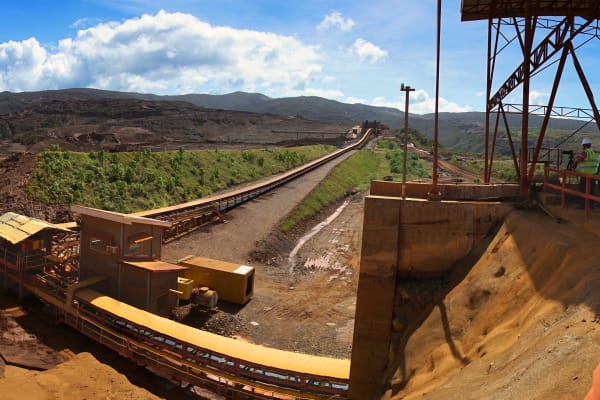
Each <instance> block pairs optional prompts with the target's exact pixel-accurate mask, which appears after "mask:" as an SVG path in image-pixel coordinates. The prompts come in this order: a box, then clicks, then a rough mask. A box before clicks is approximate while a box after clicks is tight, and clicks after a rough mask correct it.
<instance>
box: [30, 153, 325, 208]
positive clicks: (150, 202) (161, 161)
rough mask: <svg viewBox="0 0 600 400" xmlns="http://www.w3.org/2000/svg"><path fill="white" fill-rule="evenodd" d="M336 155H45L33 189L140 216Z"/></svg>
mask: <svg viewBox="0 0 600 400" xmlns="http://www.w3.org/2000/svg"><path fill="white" fill-rule="evenodd" d="M332 150H333V147H332V146H326V145H314V146H304V147H292V148H285V149H282V148H265V149H252V150H243V151H242V150H219V149H215V150H193V151H192V150H183V149H179V150H178V151H166V152H151V151H148V150H145V151H141V152H123V153H106V152H104V151H94V152H91V153H78V152H71V151H61V150H60V149H59V148H56V147H55V148H53V149H52V150H48V151H45V152H43V153H40V154H39V156H38V159H37V165H36V169H35V171H34V173H33V175H32V179H31V182H30V185H29V188H28V191H29V192H28V195H29V197H30V198H32V199H34V200H38V201H41V202H45V203H48V204H64V205H68V204H74V203H76V204H80V205H84V206H88V207H94V208H100V209H105V210H111V211H118V212H125V213H128V212H135V211H141V210H147V209H152V208H158V207H164V206H167V205H172V204H178V203H182V202H186V201H190V200H193V199H196V198H200V197H204V196H207V195H210V194H211V193H213V192H215V191H218V190H222V189H226V188H228V187H230V186H232V185H236V184H240V183H244V182H249V181H252V180H256V179H259V178H262V177H265V176H269V175H272V174H276V173H279V172H283V171H285V170H287V169H290V168H293V167H295V166H298V165H300V164H303V163H305V162H307V161H309V160H312V159H315V158H317V157H319V156H322V155H324V154H326V153H329V152H331V151H332Z"/></svg>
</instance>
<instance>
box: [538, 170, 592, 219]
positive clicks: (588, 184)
mask: <svg viewBox="0 0 600 400" xmlns="http://www.w3.org/2000/svg"><path fill="white" fill-rule="evenodd" d="M551 172H554V173H557V174H558V175H559V177H560V183H561V184H560V185H556V184H554V183H550V181H549V179H548V176H549V174H550V173H551ZM567 177H579V178H585V193H584V192H580V191H579V190H573V189H570V188H568V187H567ZM592 181H600V175H596V174H586V173H582V172H577V171H571V170H568V169H559V168H551V167H548V166H546V167H545V168H544V189H546V188H548V189H555V190H558V191H559V192H560V193H561V200H560V205H561V207H563V208H565V206H566V202H567V194H569V195H571V196H575V197H581V198H583V199H584V204H585V205H584V209H585V216H586V218H588V217H589V216H590V200H591V201H595V202H598V203H600V196H597V195H594V194H593V193H592ZM594 184H595V182H594Z"/></svg>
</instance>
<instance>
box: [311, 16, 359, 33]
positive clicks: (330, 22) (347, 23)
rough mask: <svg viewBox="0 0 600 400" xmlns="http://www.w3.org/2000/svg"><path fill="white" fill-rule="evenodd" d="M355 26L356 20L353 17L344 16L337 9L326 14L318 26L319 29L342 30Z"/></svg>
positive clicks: (345, 30)
mask: <svg viewBox="0 0 600 400" xmlns="http://www.w3.org/2000/svg"><path fill="white" fill-rule="evenodd" d="M353 27H354V21H353V20H352V18H344V16H343V15H342V14H341V13H340V12H337V11H334V12H332V13H331V14H329V15H326V16H325V18H323V21H321V23H320V24H319V25H318V26H317V29H321V30H327V29H330V28H338V29H339V30H341V31H344V32H347V31H349V30H350V29H352V28H353Z"/></svg>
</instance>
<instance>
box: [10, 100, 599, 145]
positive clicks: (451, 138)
mask: <svg viewBox="0 0 600 400" xmlns="http://www.w3.org/2000/svg"><path fill="white" fill-rule="evenodd" d="M97 99H137V100H145V101H153V102H160V101H170V102H187V103H191V104H193V105H196V106H198V107H202V108H206V109H218V110H230V111H243V112H250V113H260V114H272V115H277V116H285V117H291V116H294V117H302V118H305V119H309V120H315V121H321V122H327V123H343V124H348V126H351V125H354V124H358V123H360V122H362V121H364V120H370V121H372V120H376V121H379V122H382V123H383V124H385V125H387V126H389V127H391V128H393V129H399V128H401V127H403V126H404V112H402V111H400V110H398V109H396V108H391V107H376V106H369V105H365V104H359V103H356V104H347V103H342V102H339V101H335V100H329V99H324V98H321V97H315V96H300V97H287V98H271V97H268V96H265V95H263V94H260V93H246V92H234V93H228V94H223V95H210V94H186V95H176V96H159V95H154V94H142V93H128V92H114V91H104V90H97V89H64V90H49V91H41V92H22V93H11V92H2V93H0V116H2V115H6V114H10V113H15V112H19V111H22V110H25V109H27V108H29V107H32V106H34V105H35V104H39V103H43V102H48V101H66V102H68V101H89V100H97ZM520 118H521V117H520V115H518V114H509V115H508V118H507V119H508V123H509V126H510V130H511V132H512V135H513V141H515V142H516V144H517V146H518V143H519V139H518V137H517V136H518V132H520V125H521V119H520ZM408 120H409V126H410V127H411V128H414V129H417V130H419V131H420V132H422V133H423V134H424V135H425V136H427V137H429V138H432V137H433V131H434V114H424V115H419V114H409V118H408ZM542 120H543V117H542V116H539V115H531V116H530V123H529V126H530V145H533V141H534V140H535V138H536V137H537V133H536V132H538V131H539V128H540V126H541V124H542ZM584 123H585V122H582V121H581V120H574V119H563V118H560V119H559V118H553V119H551V122H550V124H549V130H548V133H547V136H546V138H547V140H546V143H545V145H546V146H547V147H552V146H553V145H555V144H557V143H560V142H561V141H563V140H566V139H569V140H570V141H567V143H570V145H571V146H574V145H575V143H576V142H577V141H578V140H580V138H581V136H582V135H597V134H598V129H597V126H596V125H594V124H588V125H587V126H585V127H584V128H583V129H582V125H584ZM494 124H495V116H493V118H492V122H491V125H492V128H493V125H494ZM503 125H504V124H503V123H501V124H500V125H499V126H500V127H501V128H500V132H502V133H501V134H500V135H499V137H498V142H497V145H496V146H497V150H498V151H499V153H500V154H503V153H504V154H507V153H508V151H509V150H508V141H507V139H506V134H505V133H504V128H503ZM577 130H581V131H580V132H578V133H577V135H572V133H573V132H575V131H577ZM484 133H485V113H483V112H462V113H450V112H442V113H440V114H439V141H440V144H441V145H442V146H444V147H447V148H449V149H452V150H455V151H462V152H481V151H482V149H483V143H484ZM570 136H572V137H570Z"/></svg>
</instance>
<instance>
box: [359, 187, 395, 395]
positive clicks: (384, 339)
mask: <svg viewBox="0 0 600 400" xmlns="http://www.w3.org/2000/svg"><path fill="white" fill-rule="evenodd" d="M400 210H401V207H400V201H399V200H398V199H396V198H386V197H367V198H366V199H365V215H364V223H363V243H362V253H361V265H360V276H359V282H358V297H357V300H356V322H355V326H354V340H353V344H352V362H351V365H350V382H351V383H350V389H349V394H348V395H349V398H350V399H354V400H359V399H377V398H379V397H380V396H381V395H382V393H381V390H382V388H383V387H384V384H385V382H384V379H385V378H384V377H385V373H386V369H387V366H388V353H389V348H390V341H391V337H392V328H391V326H392V316H393V310H394V295H395V288H396V271H397V267H396V260H397V258H398V242H399V238H398V232H399V229H398V225H399V223H400Z"/></svg>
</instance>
